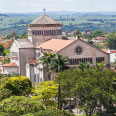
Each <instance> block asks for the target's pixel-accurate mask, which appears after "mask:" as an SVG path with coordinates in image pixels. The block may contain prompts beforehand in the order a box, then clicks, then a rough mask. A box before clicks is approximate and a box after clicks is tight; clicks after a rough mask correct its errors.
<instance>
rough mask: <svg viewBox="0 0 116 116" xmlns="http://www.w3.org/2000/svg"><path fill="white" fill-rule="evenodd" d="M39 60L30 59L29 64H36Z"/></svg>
mask: <svg viewBox="0 0 116 116" xmlns="http://www.w3.org/2000/svg"><path fill="white" fill-rule="evenodd" d="M36 63H37V60H29V64H36Z"/></svg>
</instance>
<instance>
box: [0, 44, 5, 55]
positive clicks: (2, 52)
mask: <svg viewBox="0 0 116 116" xmlns="http://www.w3.org/2000/svg"><path fill="white" fill-rule="evenodd" d="M4 50H5V48H4V47H3V45H1V44H0V56H5V55H6V53H5V52H4Z"/></svg>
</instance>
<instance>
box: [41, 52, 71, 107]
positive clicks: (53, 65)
mask: <svg viewBox="0 0 116 116" xmlns="http://www.w3.org/2000/svg"><path fill="white" fill-rule="evenodd" d="M40 61H42V63H44V64H47V66H48V69H49V70H50V71H52V72H55V73H59V72H62V71H64V70H65V69H66V68H67V65H68V64H69V60H68V57H64V56H62V55H60V54H58V53H56V54H52V53H45V54H44V56H43V57H42V58H41V59H40ZM60 101H61V92H60V80H59V82H58V109H62V104H61V102H60Z"/></svg>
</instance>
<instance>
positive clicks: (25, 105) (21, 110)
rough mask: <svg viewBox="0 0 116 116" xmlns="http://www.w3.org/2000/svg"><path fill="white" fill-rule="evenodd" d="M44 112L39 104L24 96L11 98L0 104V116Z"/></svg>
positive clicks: (17, 115) (18, 115)
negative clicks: (2, 115)
mask: <svg viewBox="0 0 116 116" xmlns="http://www.w3.org/2000/svg"><path fill="white" fill-rule="evenodd" d="M42 110H45V108H44V106H43V105H42V103H41V102H39V101H36V100H33V99H32V98H28V97H24V96H12V97H10V98H8V99H5V100H3V101H2V102H0V114H6V115H4V116H20V115H24V114H27V113H35V112H39V111H42Z"/></svg>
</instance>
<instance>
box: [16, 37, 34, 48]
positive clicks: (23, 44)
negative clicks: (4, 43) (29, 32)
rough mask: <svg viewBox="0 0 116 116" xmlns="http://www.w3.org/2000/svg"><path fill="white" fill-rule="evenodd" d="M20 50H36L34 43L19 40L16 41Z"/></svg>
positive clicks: (27, 40)
mask: <svg viewBox="0 0 116 116" xmlns="http://www.w3.org/2000/svg"><path fill="white" fill-rule="evenodd" d="M15 41H16V43H17V45H18V48H34V45H33V43H32V42H30V40H29V39H17V40H15Z"/></svg>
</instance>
